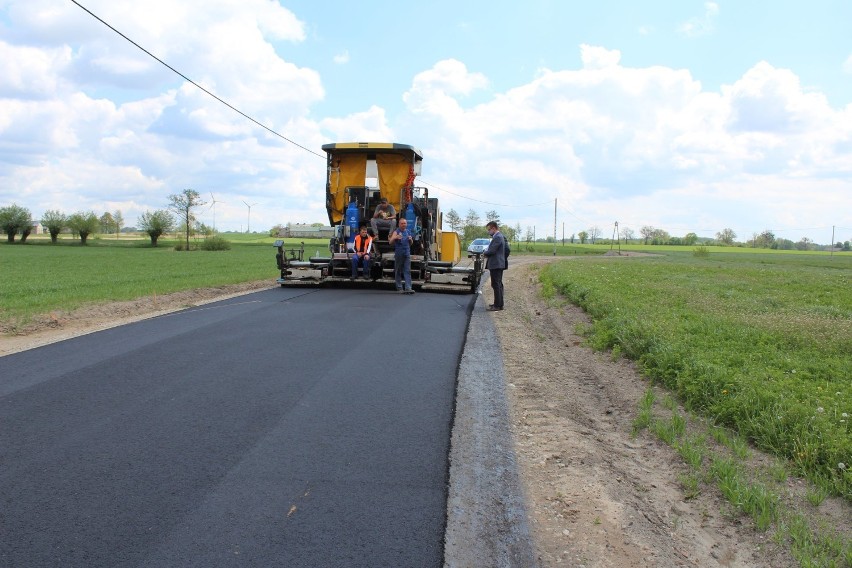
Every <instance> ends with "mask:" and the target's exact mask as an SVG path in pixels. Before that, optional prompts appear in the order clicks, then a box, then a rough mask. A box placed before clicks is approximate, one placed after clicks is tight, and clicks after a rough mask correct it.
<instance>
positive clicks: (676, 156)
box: [407, 45, 852, 240]
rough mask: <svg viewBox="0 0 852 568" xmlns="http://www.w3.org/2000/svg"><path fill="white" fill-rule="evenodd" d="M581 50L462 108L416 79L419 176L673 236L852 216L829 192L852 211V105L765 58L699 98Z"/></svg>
mask: <svg viewBox="0 0 852 568" xmlns="http://www.w3.org/2000/svg"><path fill="white" fill-rule="evenodd" d="M580 53H581V59H582V63H583V67H582V68H581V69H579V70H576V71H570V70H568V71H550V70H542V71H541V72H540V73H539V76H538V77H536V79H535V80H533V81H532V82H530V83H529V84H527V85H523V86H520V87H517V88H514V89H511V90H509V91H507V92H505V93H502V94H498V95H496V96H495V97H494V98H493V99H492V100H490V101H488V102H485V103H481V104H476V105H473V106H469V107H466V106H465V105H464V103H463V100H462V99H460V98H456V97H453V96H452V95H451V94H450V93H449V92H447V90H445V89H443V88H442V87H441V85H442V77H443V76H444V75H443V74H442V73H440V72H438V70H437V69H433V70H432V71H431V72H424V73H420V74H418V75H417V77H415V80H414V82H413V83H412V89H411V91H409V93H408V94H409V97H408V98H407V101H408V103H409V105H410V108H411V111H412V112H414V113H417V114H418V115H422V116H425V117H426V118H429V119H431V123H437V124H440V125H441V128H440V129H439V130H437V131H435V132H432V133H431V134H427V135H428V136H430V141H429V142H428V143H427V144H424V146H426V148H425V151H426V155H428V156H430V157H433V156H434V157H435V158H436V159H437V160H438V162H439V163H440V164H441V165H442V171H441V172H440V173H439V174H435V173H432V174H428V176H426V177H427V179H430V180H431V181H433V182H435V183H436V184H437V185H438V186H440V187H445V188H446V189H448V190H450V191H452V192H454V193H462V194H464V195H468V196H470V197H473V198H475V199H481V200H484V201H489V202H491V203H501V204H508V205H511V204H517V205H524V204H533V203H538V202H541V201H543V200H544V201H546V200H547V199H548V198H551V199H552V198H554V197H558V198H559V202H560V204H563V206H564V207H565V208H566V209H565V210H564V211H563V214H566V213H567V212H568V211H570V212H571V213H572V214H573V215H576V216H577V217H580V218H581V219H586V220H588V222H589V223H591V224H600V220H601V219H611V220H613V221H614V220H616V219H618V220H620V221H622V226H628V225H630V224H633V225H634V227H633V228H634V229H638V228H639V227H638V226H637V225H639V224H657V225H658V226H661V227H662V228H666V229H667V230H669V231H670V232H671V233H672V234H678V231H680V229H681V228H683V229H684V230H683V231H682V233H683V234H685V233H686V232H689V231H695V232H699V234H701V233H700V232H701V231H703V233H704V234H703V236H711V237H712V236H713V235H714V234H715V232H716V231H719V230H721V229H722V228H724V227H726V226H731V225H735V228H739V229H740V230H741V231H742V230H747V229H743V228H742V227H751V228H753V229H754V230H758V231H760V230H763V229H765V228H775V229H779V227H778V226H777V223H778V222H779V221H781V220H783V221H784V223H785V225H787V226H798V227H814V226H820V225H825V223H826V219H825V215H826V214H827V213H833V214H835V215H836V216H835V217H834V218H833V219H834V221H836V222H841V221H842V220H843V219H844V218H845V219H846V220H845V221H843V222H846V223H849V222H850V218H849V214H848V213H838V210H837V205H838V201H837V200H838V198H840V199H841V201H842V200H845V201H846V205H847V207H846V209H847V210H848V209H852V207H849V206H850V205H852V201H850V199H852V198H850V196H852V182H850V181H849V180H850V179H852V177H851V176H850V174H852V152H850V151H849V150H850V146H852V106H849V107H847V108H845V109H840V110H838V109H833V108H831V106H830V105H829V104H828V102H827V100H826V98H825V97H824V96H823V95H822V94H820V93H814V92H807V91H805V90H804V89H803V88H802V86H801V84H800V82H799V79H798V77H796V75H795V74H793V73H792V72H791V71H789V70H786V69H777V68H775V67H773V66H771V65H769V64H768V63H765V62H759V63H757V64H756V65H755V66H754V67H753V68H752V69H750V70H749V71H748V72H746V73H745V75H743V77H742V78H741V79H739V80H738V81H736V82H735V83H734V84H732V85H728V86H725V87H724V88H723V89H721V91H720V92H708V91H704V90H703V89H702V87H701V84H700V83H699V82H698V81H696V80H695V79H694V78H693V77H692V76H691V74H690V73H689V72H688V71H684V70H674V69H670V68H666V67H647V68H628V67H623V66H621V65H620V64H619V60H620V53H619V52H618V51H614V50H607V49H604V48H601V47H596V46H588V45H583V46H581V47H580ZM433 81H434V83H433ZM412 93H417V95H418V96H417V97H415V96H413V95H412ZM426 171H430V170H429V168H428V166H427V168H426ZM436 177H437V179H433V178H436ZM793 180H795V181H793ZM462 188H464V191H461V189H462ZM476 188H480V189H479V190H477V189H476ZM844 196H845V197H844ZM449 199H450V200H452V199H453V198H452V196H450V197H449ZM799 203H800V204H801V205H797V204H799ZM449 206H450V205H445V210H446V209H447V208H448V207H449ZM459 207H460V208H461V209H463V210H466V208H469V207H470V205H469V204H464V203H463V202H462V204H461V205H460V206H459ZM510 211H511V213H514V211H513V210H510ZM522 211H523V209H522ZM506 213H507V212H505V211H504V217H505V216H508V215H507V214H506ZM843 215H845V217H843ZM546 218H547V217H546V216H545V217H544V219H546ZM569 218H570V217H569ZM684 218H687V219H691V220H692V222H691V223H690V224H689V226H688V227H684V225H685V223H684V222H683V219H684ZM531 220H533V219H532V218H531ZM541 221H542V218H541V217H538V222H539V223H540V222H541ZM573 221H574V222H575V223H577V222H578V221H576V219H573ZM533 222H535V221H534V220H533ZM610 222H611V221H610ZM545 226H548V225H545ZM549 226H551V227H552V222H551V223H550V225H549ZM583 228H586V227H579V228H577V229H576V230H581V229H583ZM779 236H783V237H785V238H791V239H793V240H798V239H799V238H801V236H803V235H801V234H792V235H786V234H783V233H779Z"/></svg>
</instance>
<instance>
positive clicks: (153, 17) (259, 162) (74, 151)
mask: <svg viewBox="0 0 852 568" xmlns="http://www.w3.org/2000/svg"><path fill="white" fill-rule="evenodd" d="M86 5H87V7H89V8H90V9H91V10H92V11H93V12H94V13H96V14H98V15H99V16H101V17H103V18H104V19H105V20H107V21H109V22H110V23H111V24H113V25H114V26H115V27H116V28H117V29H119V30H120V31H122V32H123V33H125V34H126V35H127V36H129V37H131V38H132V39H134V40H136V41H138V42H139V43H140V44H142V45H144V46H145V47H146V48H147V49H148V50H149V51H151V52H152V53H154V54H156V55H157V56H158V57H161V58H162V59H163V60H165V61H166V62H167V63H169V64H171V65H172V66H173V67H175V68H177V69H179V70H181V71H182V72H184V73H186V74H187V75H188V76H190V77H191V78H193V79H195V80H197V81H198V82H199V83H200V84H202V85H203V86H205V87H206V88H208V89H210V90H211V91H213V92H215V93H216V94H217V95H219V96H220V97H221V98H223V99H224V100H226V101H228V102H229V103H231V104H233V105H234V106H235V107H237V108H239V109H240V110H242V111H243V112H246V113H247V114H250V115H252V116H254V118H256V119H258V120H260V121H261V122H263V123H264V124H267V125H269V126H271V127H273V128H276V129H279V131H283V132H286V133H287V134H291V135H293V136H294V137H296V136H297V135H298V138H295V139H298V140H299V141H303V142H304V143H305V144H311V145H312V147H316V148H318V147H319V145H320V144H321V143H322V137H321V134H320V129H319V126H318V125H317V124H316V123H315V122H312V121H309V120H306V119H305V117H306V116H307V114H308V109H309V108H310V106H311V105H312V104H314V103H315V102H316V101H318V100H320V99H321V98H322V97H323V96H324V92H323V88H322V85H321V82H320V79H319V75H318V74H317V72H316V71H313V70H311V69H305V68H300V67H297V66H296V65H294V64H293V63H290V62H288V61H285V60H283V59H282V58H281V57H279V56H278V55H277V54H276V52H275V50H274V49H273V47H272V44H271V43H270V42H271V41H273V40H286V41H293V42H298V41H302V40H303V39H304V37H305V35H304V29H303V24H301V22H299V21H298V20H297V19H296V18H295V17H294V16H293V14H292V13H291V12H289V11H288V10H286V9H284V8H282V7H281V6H279V5H278V4H277V3H272V2H267V1H264V0H248V1H247V2H241V3H240V4H239V5H238V6H235V5H234V4H233V3H232V2H226V1H224V0H213V1H205V2H201V1H199V0H187V1H185V2H181V3H179V4H174V3H172V2H168V1H166V0H154V1H153V2H146V3H145V4H144V5H142V4H140V5H132V6H131V5H127V6H124V5H122V6H119V5H116V4H115V3H112V2H105V1H102V0H93V1H90V2H87V3H86ZM69 6H70V7H71V8H70V9H69ZM6 15H7V17H8V19H9V21H10V23H11V26H10V28H9V29H11V30H13V33H12V34H10V35H12V36H14V37H15V39H16V43H15V44H11V43H7V42H0V98H3V99H4V100H3V104H2V105H0V181H2V189H0V202H2V203H5V202H7V201H11V200H13V198H16V197H17V196H26V197H27V199H30V200H31V203H32V204H31V205H30V207H31V209H32V212H33V214H34V215H40V214H41V213H42V209H46V208H59V209H62V210H67V211H73V210H77V209H80V208H85V209H88V208H92V207H94V208H100V207H101V206H104V205H105V204H106V203H107V202H106V200H105V199H104V196H105V195H110V196H111V197H110V203H125V204H127V205H126V206H127V207H128V210H126V211H124V213H125V217H126V218H127V221H128V224H133V223H135V220H136V217H137V216H138V215H139V213H141V212H142V211H143V210H144V209H148V208H159V207H163V206H164V204H165V203H164V202H165V196H166V195H167V194H168V193H172V192H174V191H177V190H179V189H180V188H181V187H192V186H194V185H195V184H197V183H200V184H203V185H205V186H213V187H212V188H213V189H219V188H224V189H227V190H228V191H235V192H242V193H243V194H245V195H249V194H251V195H252V196H254V198H255V199H256V200H260V199H264V200H268V202H267V204H271V203H276V202H280V200H281V198H282V192H281V188H282V186H284V187H286V188H287V191H292V192H294V194H298V192H300V191H302V189H303V188H304V186H305V184H306V183H307V182H306V180H305V178H304V175H303V174H302V172H301V170H302V168H301V167H300V164H302V163H304V162H306V161H307V162H312V161H314V160H316V161H319V158H317V157H316V156H310V155H309V154H306V153H305V152H303V151H301V150H300V151H299V152H298V154H300V155H299V156H298V157H296V158H295V159H294V157H293V153H292V152H288V151H287V150H284V151H282V147H283V146H286V145H287V144H286V143H285V142H284V141H282V140H280V139H279V138H276V137H275V136H273V135H271V134H270V133H268V132H267V131H265V130H263V129H261V128H260V127H259V126H256V125H254V124H252V123H251V122H249V121H247V120H246V119H245V118H244V117H241V116H240V115H239V114H237V113H235V112H234V111H233V110H231V109H228V108H227V107H225V106H223V105H222V104H221V103H219V102H217V101H215V100H214V99H213V98H212V97H210V96H208V95H207V94H204V93H203V92H201V91H200V90H198V89H197V88H196V87H194V86H191V85H189V84H188V83H185V82H184V81H183V80H182V79H180V78H179V77H177V76H176V75H174V74H172V73H171V72H170V71H167V70H166V69H165V68H163V67H162V66H161V65H160V64H159V63H157V62H155V61H154V60H153V59H151V58H150V57H149V56H147V55H145V54H144V53H142V52H141V51H139V50H138V49H137V48H135V47H133V46H131V45H130V44H129V43H127V42H125V41H124V40H123V39H121V38H120V37H119V36H118V35H116V34H115V33H114V32H112V31H110V30H108V29H107V28H106V27H105V26H104V25H103V24H101V23H100V22H98V21H96V20H95V19H93V18H92V17H91V16H89V15H88V14H86V13H85V12H83V11H82V10H80V9H79V8H77V7H76V6H74V5H73V4H71V3H68V4H67V5H66V4H61V5H57V4H56V3H55V2H49V1H47V0H27V1H22V2H11V3H8V8H7V9H6ZM187 21H192V22H193V25H192V26H186V22H187ZM23 29H26V30H27V31H28V32H29V33H30V34H33V35H31V36H30V37H23V36H21V34H20V33H18V32H17V31H14V30H23ZM28 42H33V43H35V44H38V45H33V46H32V47H30V46H28V45H27V43H28ZM45 46H48V47H45ZM116 90H118V92H119V93H120V94H119V97H118V98H119V99H124V100H126V101H127V102H124V103H123V104H116V103H113V102H111V101H110V100H108V99H107V98H104V96H103V95H102V94H100V93H103V92H107V93H110V94H112V92H114V91H116ZM96 93H97V94H96ZM273 171H274V172H275V173H273ZM321 176H322V169H321V168H319V169H317V174H316V177H317V178H320V177H321ZM202 180H203V181H202ZM311 181H312V182H316V183H317V184H319V185H321V181H318V180H311ZM311 197H313V196H311ZM225 212H226V207H224V206H223V214H222V215H219V212H218V211H217V224H220V225H221V222H222V221H223V220H225V219H226V217H225V216H224V213H225ZM235 214H236V211H235ZM265 215H266V216H267V217H268V218H267V219H265V220H264V222H268V223H269V226H271V225H272V224H274V223H276V222H280V221H281V219H279V218H277V215H276V213H275V209H274V207H272V206H267V207H266V212H264V211H261V207H260V206H259V207H258V213H257V218H258V221H260V220H261V219H263V217H264V216H265ZM254 216H255V211H252V217H253V218H254ZM239 218H242V215H240V216H239V217H235V219H239ZM234 222H236V221H234ZM252 225H253V226H254V223H252Z"/></svg>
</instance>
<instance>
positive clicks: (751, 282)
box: [540, 247, 852, 499]
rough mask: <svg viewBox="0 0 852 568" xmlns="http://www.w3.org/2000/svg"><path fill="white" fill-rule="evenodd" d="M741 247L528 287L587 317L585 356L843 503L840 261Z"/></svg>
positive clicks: (848, 291)
mask: <svg viewBox="0 0 852 568" xmlns="http://www.w3.org/2000/svg"><path fill="white" fill-rule="evenodd" d="M746 250H748V249H740V250H736V251H730V249H728V250H726V251H725V252H711V253H710V254H709V256H706V257H703V258H702V257H697V256H695V255H694V254H692V253H691V252H685V251H684V252H679V251H672V250H671V247H655V249H654V251H653V252H656V253H660V254H661V256H654V257H645V258H629V259H626V258H599V257H588V258H580V259H576V260H572V261H566V262H559V263H556V264H553V265H550V266H547V267H545V268H543V269H542V271H541V275H540V278H541V281H542V283H543V284H544V287H545V292H546V294H548V295H551V296H554V295H555V294H556V293H559V294H561V295H564V296H565V297H566V298H567V299H569V300H570V301H571V302H572V303H575V304H577V305H579V306H581V307H582V308H583V309H584V310H585V311H586V312H587V313H589V314H590V316H591V317H592V318H593V324H592V325H591V326H590V328H589V329H587V330H585V333H586V334H587V336H588V338H589V341H590V342H591V343H592V345H593V346H594V347H596V348H598V349H610V350H613V351H614V352H615V354H624V355H625V356H627V357H629V358H631V359H634V360H636V361H638V363H639V365H640V367H641V369H642V370H643V372H644V373H645V374H646V375H647V376H648V377H650V378H651V379H653V380H655V381H659V382H661V383H663V384H665V385H666V386H667V387H668V388H670V389H671V390H672V391H674V392H676V393H677V395H678V396H679V397H680V399H681V400H682V401H683V402H684V404H685V405H686V406H687V407H688V408H689V409H690V410H693V411H696V412H698V413H700V414H703V415H705V416H709V417H711V418H713V419H714V420H715V421H716V422H717V423H718V424H720V425H725V426H728V427H731V428H733V429H735V430H736V431H738V432H739V433H741V434H742V435H744V436H746V437H747V438H748V439H749V440H751V441H752V442H753V443H754V444H755V445H756V446H758V447H760V448H762V449H764V450H766V451H769V452H771V453H774V454H776V455H778V456H781V457H784V458H786V459H788V460H790V461H791V462H792V463H793V464H795V466H796V468H797V469H798V470H799V471H800V472H802V473H803V474H805V475H807V476H808V477H809V478H811V479H813V480H815V481H817V482H818V483H820V484H821V485H823V486H828V487H830V488H831V489H832V491H833V492H836V493H837V494H840V495H843V496H844V497H845V498H847V499H852V427H850V415H852V286H850V284H852V282H851V280H852V255H850V254H848V253H846V254H835V255H834V256H833V257H830V256H829V254H828V253H819V254H795V253H780V252H775V251H773V252H772V253H768V254H767V253H753V254H744V252H745V251H746ZM649 252H650V251H649Z"/></svg>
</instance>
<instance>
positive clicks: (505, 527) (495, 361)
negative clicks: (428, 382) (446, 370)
mask: <svg viewBox="0 0 852 568" xmlns="http://www.w3.org/2000/svg"><path fill="white" fill-rule="evenodd" d="M484 282H485V280H483V283H484ZM498 317H499V316H498ZM449 461H450V482H449V490H448V498H447V526H446V533H445V536H444V566H446V567H448V568H462V567H467V566H495V567H496V566H499V567H511V566H519V567H521V566H522V567H525V568H526V567H535V566H537V565H538V562H537V559H536V556H535V551H534V548H533V543H532V538H531V532H530V527H529V523H528V521H527V513H526V499H525V497H524V494H523V488H522V485H521V479H520V474H519V472H518V465H517V461H516V459H515V452H514V446H513V442H512V435H511V432H510V430H509V408H508V402H507V397H506V385H505V378H504V374H503V356H502V352H501V348H500V341H499V339H498V338H497V333H496V328H495V326H494V322H493V320H492V319H491V315H490V314H489V313H488V312H486V311H485V301H484V299H483V296H482V294H481V293H480V294H479V297H478V298H477V300H476V303H475V305H474V309H473V313H472V314H471V317H470V324H469V326H468V332H467V336H466V339H465V345H464V350H463V353H462V357H461V361H460V364H459V373H458V385H457V387H456V411H455V419H454V421H453V431H452V436H451V441H450V459H449Z"/></svg>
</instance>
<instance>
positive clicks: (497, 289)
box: [488, 268, 503, 308]
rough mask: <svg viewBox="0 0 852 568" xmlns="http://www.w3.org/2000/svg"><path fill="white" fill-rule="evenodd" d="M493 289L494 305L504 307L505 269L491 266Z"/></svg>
mask: <svg viewBox="0 0 852 568" xmlns="http://www.w3.org/2000/svg"><path fill="white" fill-rule="evenodd" d="M488 272H490V273H491V289H492V290H494V306H496V307H498V308H502V307H503V269H502V268H491V269H489V271H488Z"/></svg>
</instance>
